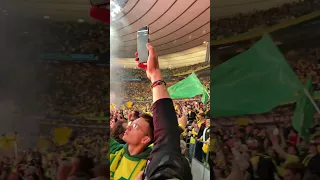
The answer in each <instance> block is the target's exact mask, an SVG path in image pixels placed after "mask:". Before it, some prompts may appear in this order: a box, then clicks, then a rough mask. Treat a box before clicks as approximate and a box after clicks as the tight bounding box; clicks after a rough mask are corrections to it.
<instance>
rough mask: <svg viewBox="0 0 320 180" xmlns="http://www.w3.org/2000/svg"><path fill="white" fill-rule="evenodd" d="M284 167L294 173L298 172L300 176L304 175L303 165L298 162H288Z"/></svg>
mask: <svg viewBox="0 0 320 180" xmlns="http://www.w3.org/2000/svg"><path fill="white" fill-rule="evenodd" d="M284 169H288V170H290V171H291V172H292V173H294V174H300V177H301V178H302V177H303V175H304V166H303V165H302V164H301V163H298V162H292V163H288V164H286V165H285V167H284Z"/></svg>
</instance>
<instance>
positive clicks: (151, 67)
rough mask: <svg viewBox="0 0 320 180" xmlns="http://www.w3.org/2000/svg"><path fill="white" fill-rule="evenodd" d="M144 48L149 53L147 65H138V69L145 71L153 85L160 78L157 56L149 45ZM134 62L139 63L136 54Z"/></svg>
mask: <svg viewBox="0 0 320 180" xmlns="http://www.w3.org/2000/svg"><path fill="white" fill-rule="evenodd" d="M146 46H147V49H148V51H149V57H148V61H147V63H139V64H138V67H140V68H142V69H144V70H146V73H147V77H148V78H149V79H150V80H151V82H152V83H153V82H154V81H157V80H161V79H162V76H161V72H160V68H159V61H158V55H157V54H156V52H155V50H154V48H153V47H152V46H151V45H150V44H149V43H148V44H147V45H146ZM136 61H139V58H138V53H136Z"/></svg>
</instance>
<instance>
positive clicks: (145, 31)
mask: <svg viewBox="0 0 320 180" xmlns="http://www.w3.org/2000/svg"><path fill="white" fill-rule="evenodd" d="M148 42H149V27H148V26H144V27H142V28H140V29H139V30H138V32H137V51H138V58H139V63H145V62H147V61H148V56H149V51H148V49H147V46H146V45H147V43H148Z"/></svg>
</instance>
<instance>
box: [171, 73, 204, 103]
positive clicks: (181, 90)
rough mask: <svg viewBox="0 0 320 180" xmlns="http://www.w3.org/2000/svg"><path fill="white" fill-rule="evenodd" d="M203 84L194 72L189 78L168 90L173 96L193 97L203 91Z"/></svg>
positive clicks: (174, 97)
mask: <svg viewBox="0 0 320 180" xmlns="http://www.w3.org/2000/svg"><path fill="white" fill-rule="evenodd" d="M203 89H204V87H203V85H202V84H201V82H200V80H199V79H198V77H197V76H196V75H195V74H194V73H192V74H190V75H189V76H188V77H187V78H185V79H184V80H182V81H179V82H178V83H176V84H174V85H172V86H170V87H169V88H168V92H169V95H170V97H171V98H173V99H177V98H192V97H195V96H197V95H199V94H202V92H203Z"/></svg>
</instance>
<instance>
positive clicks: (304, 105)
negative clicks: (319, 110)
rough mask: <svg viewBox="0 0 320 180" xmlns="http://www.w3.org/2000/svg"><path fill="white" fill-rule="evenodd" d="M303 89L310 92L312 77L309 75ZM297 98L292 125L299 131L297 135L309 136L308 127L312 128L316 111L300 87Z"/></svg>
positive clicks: (305, 137) (304, 137)
mask: <svg viewBox="0 0 320 180" xmlns="http://www.w3.org/2000/svg"><path fill="white" fill-rule="evenodd" d="M305 90H307V91H308V92H309V93H310V94H312V79H311V77H309V79H308V81H307V83H306V87H305ZM299 95H300V96H299V99H298V101H297V104H296V109H295V111H294V114H293V120H292V122H291V123H292V126H293V128H294V129H295V130H296V131H298V132H299V135H300V136H301V137H302V138H303V139H307V138H308V137H309V131H308V130H309V128H312V123H313V118H314V114H315V112H316V110H315V108H314V106H313V104H312V103H311V101H310V99H308V97H307V96H306V95H305V93H304V90H303V89H302V90H301V92H300V93H299Z"/></svg>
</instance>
